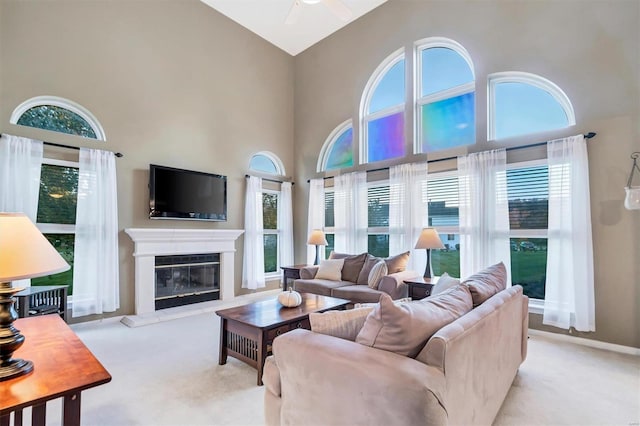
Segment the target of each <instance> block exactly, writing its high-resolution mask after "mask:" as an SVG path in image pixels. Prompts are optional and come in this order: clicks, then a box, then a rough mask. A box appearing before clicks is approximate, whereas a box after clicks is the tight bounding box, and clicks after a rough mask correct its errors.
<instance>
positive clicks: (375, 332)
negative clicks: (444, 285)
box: [356, 285, 472, 358]
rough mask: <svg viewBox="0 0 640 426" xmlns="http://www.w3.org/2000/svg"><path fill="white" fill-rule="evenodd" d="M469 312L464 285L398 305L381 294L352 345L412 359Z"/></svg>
mask: <svg viewBox="0 0 640 426" xmlns="http://www.w3.org/2000/svg"><path fill="white" fill-rule="evenodd" d="M471 309H472V299H471V293H470V292H469V288H468V287H467V286H464V285H458V286H456V287H454V288H451V289H449V290H447V291H445V292H444V293H441V294H439V295H437V296H434V297H429V298H426V299H422V300H418V301H415V302H411V303H403V304H400V305H396V304H394V303H393V301H392V300H391V297H389V296H388V295H387V294H386V293H385V294H382V296H381V297H380V305H379V306H377V307H375V308H374V309H373V311H372V312H371V313H370V314H369V315H368V316H367V320H366V321H365V323H364V326H363V327H362V330H360V333H358V336H357V337H356V342H357V343H360V344H363V345H366V346H372V347H374V348H378V349H382V350H385V351H390V352H395V353H397V354H400V355H405V356H410V357H412V358H413V357H415V356H416V355H417V354H418V353H419V352H420V350H421V349H422V348H423V347H424V345H425V344H426V343H427V340H429V338H430V337H431V336H432V335H433V334H434V333H435V332H436V331H438V330H439V329H440V328H442V327H443V326H445V325H447V324H449V323H451V322H453V321H455V320H456V319H457V318H460V317H461V316H462V315H464V314H466V313H467V312H469V311H471Z"/></svg>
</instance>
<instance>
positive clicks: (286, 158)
mask: <svg viewBox="0 0 640 426" xmlns="http://www.w3.org/2000/svg"><path fill="white" fill-rule="evenodd" d="M0 11H1V14H0V16H1V18H0V19H1V20H0V40H2V44H1V47H2V50H1V51H0V75H1V76H2V78H1V79H0V88H1V91H0V132H4V133H9V134H16V135H22V136H27V137H33V138H36V139H42V140H46V141H56V142H62V143H66V144H70V145H74V146H86V147H97V148H101V149H107V150H112V151H120V152H122V153H124V158H120V159H118V160H117V174H118V204H119V205H118V211H119V217H118V219H119V226H120V229H121V232H120V261H121V270H120V294H121V302H120V310H119V311H118V312H116V313H115V314H120V315H122V314H130V313H133V303H134V287H133V276H134V275H133V273H134V271H133V256H132V252H133V243H132V242H131V240H130V239H129V237H128V236H127V235H126V234H124V232H123V231H122V229H124V228H129V227H162V228H174V227H176V228H177V227H189V228H203V229H216V228H234V229H235V228H238V229H242V228H244V187H245V179H244V175H245V173H246V172H247V169H248V163H249V159H250V156H251V154H252V153H255V152H257V151H261V150H268V151H271V152H273V153H275V154H276V155H278V156H279V157H280V159H281V160H282V161H283V163H284V165H285V168H286V170H287V172H289V173H291V172H292V171H293V164H294V158H293V82H294V80H293V58H292V57H291V56H289V55H288V54H286V53H284V52H283V51H281V50H279V49H277V48H276V47H274V46H273V45H271V44H269V43H267V42H266V41H264V40H263V39H261V38H260V37H258V36H256V35H255V34H253V33H251V32H249V31H247V30H246V29H244V28H243V27H241V26H239V25H238V24H236V23H235V22H233V21H231V20H229V19H227V18H226V17H224V16H223V15H221V14H218V13H217V12H215V11H214V10H213V9H211V8H210V7H208V6H206V5H205V4H203V3H201V2H200V1H198V0H181V1H170V0H165V1H162V0H145V1H112V0H92V1H90V2H87V1H83V0H57V1H55V2H53V1H44V0H42V1H22V0H15V1H14V0H0ZM38 95H54V96H60V97H63V98H67V99H71V100H73V101H75V102H78V103H80V104H81V105H83V106H84V107H86V108H87V109H89V110H90V111H91V112H92V113H93V114H94V115H95V116H96V117H97V118H98V119H99V120H100V122H101V124H102V126H103V127H104V130H105V132H106V135H107V142H106V143H100V142H94V141H90V140H86V139H83V138H78V137H74V136H66V135H60V134H56V133H51V132H46V131H39V130H36V129H31V128H26V127H22V126H15V125H11V124H9V118H10V115H11V112H12V111H13V109H14V108H15V107H16V106H17V105H18V104H20V103H21V102H23V101H24V100H26V99H29V98H31V97H33V96H38ZM76 158H77V156H76ZM150 163H154V164H161V165H167V166H173V167H179V168H186V169H193V170H200V171H205V172H211V173H218V174H223V175H227V176H228V203H229V205H228V213H229V220H228V221H227V222H226V223H216V222H189V221H175V220H173V221H166V220H154V221H151V220H149V219H148V202H149V195H148V189H147V182H148V170H149V164H150ZM236 249H237V254H239V255H238V256H236V265H235V276H236V282H235V288H236V294H241V293H243V292H244V291H243V290H242V289H241V274H242V250H243V239H242V237H241V238H240V239H239V240H238V242H237V243H236ZM277 286H278V283H270V284H269V286H268V287H269V288H277Z"/></svg>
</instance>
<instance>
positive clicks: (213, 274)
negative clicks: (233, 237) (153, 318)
mask: <svg viewBox="0 0 640 426" xmlns="http://www.w3.org/2000/svg"><path fill="white" fill-rule="evenodd" d="M155 281H156V289H155V290H156V291H155V308H156V310H157V309H166V308H171V307H174V306H182V305H188V304H191V303H197V302H205V301H209V300H218V299H220V254H219V253H204V254H186V255H173V256H156V258H155Z"/></svg>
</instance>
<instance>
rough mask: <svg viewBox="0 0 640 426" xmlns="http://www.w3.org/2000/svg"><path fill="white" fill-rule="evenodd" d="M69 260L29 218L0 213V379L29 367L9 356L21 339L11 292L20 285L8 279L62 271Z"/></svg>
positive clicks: (31, 367) (22, 372) (19, 214)
mask: <svg viewBox="0 0 640 426" xmlns="http://www.w3.org/2000/svg"><path fill="white" fill-rule="evenodd" d="M67 269H69V264H68V263H67V262H65V260H64V259H63V258H62V256H60V254H58V252H57V251H56V249H55V248H53V246H52V245H51V244H50V243H49V241H47V239H46V238H45V236H44V235H42V233H41V232H40V231H39V230H38V228H36V226H35V225H34V224H33V222H31V220H30V219H29V218H28V217H27V216H25V215H24V214H22V213H0V381H2V380H7V379H10V378H13V377H17V376H21V375H23V374H27V373H29V372H30V371H31V370H33V363H32V362H31V361H25V360H22V359H12V358H11V356H12V355H13V353H14V352H15V351H16V350H17V349H18V348H19V347H20V346H22V344H23V343H24V336H23V335H21V334H20V330H17V329H16V328H15V327H14V326H13V322H14V321H15V320H16V319H17V318H18V314H17V313H16V310H15V308H14V306H13V304H14V300H15V299H14V298H13V295H14V294H15V293H18V292H19V291H21V290H24V289H22V288H15V287H12V286H11V281H13V280H21V279H25V278H35V277H42V276H45V275H50V274H55V273H57V272H62V271H66V270H67Z"/></svg>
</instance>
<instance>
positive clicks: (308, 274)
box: [300, 265, 319, 280]
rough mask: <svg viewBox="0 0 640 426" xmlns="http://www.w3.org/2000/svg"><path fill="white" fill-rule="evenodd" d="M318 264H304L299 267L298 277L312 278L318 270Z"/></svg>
mask: <svg viewBox="0 0 640 426" xmlns="http://www.w3.org/2000/svg"><path fill="white" fill-rule="evenodd" d="M318 268H319V266H318V265H313V266H305V267H304V268H300V279H303V280H312V279H314V278H315V277H316V273H317V272H318Z"/></svg>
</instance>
